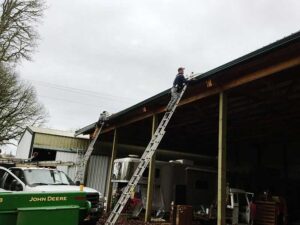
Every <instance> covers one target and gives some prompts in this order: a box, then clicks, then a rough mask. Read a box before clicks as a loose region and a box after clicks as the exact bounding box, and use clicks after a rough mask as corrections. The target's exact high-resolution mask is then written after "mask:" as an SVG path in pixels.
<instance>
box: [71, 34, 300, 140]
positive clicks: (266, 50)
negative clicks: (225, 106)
mask: <svg viewBox="0 0 300 225" xmlns="http://www.w3.org/2000/svg"><path fill="white" fill-rule="evenodd" d="M299 41H300V31H298V32H296V33H294V34H292V35H290V36H288V37H285V38H283V39H281V40H278V41H276V42H274V43H272V44H270V45H267V46H265V47H263V48H260V49H258V50H256V51H254V52H251V53H249V54H247V55H244V56H242V57H240V58H237V59H235V60H233V61H231V62H229V63H226V64H224V65H222V66H219V67H217V68H215V69H212V70H210V71H208V72H206V73H203V74H200V75H198V76H196V82H195V83H196V84H195V86H197V85H198V86H199V85H203V83H204V82H205V81H207V80H209V79H214V78H217V77H219V76H221V75H227V74H226V71H228V70H232V69H234V68H238V66H241V65H246V64H247V63H250V62H252V61H254V60H255V59H256V58H258V57H264V56H266V55H268V54H270V53H272V52H275V51H279V50H281V49H283V48H286V47H287V46H290V45H291V44H292V43H294V42H295V43H298V42H299ZM266 58H267V57H266ZM269 58H270V57H269ZM271 58H272V60H278V59H277V58H276V56H274V57H271ZM252 66H253V65H252ZM260 66H261V65H259V64H258V65H256V67H258V68H259V67H260ZM245 68H246V69H247V70H248V71H250V72H252V71H251V69H252V68H251V65H247V66H245ZM236 73H238V72H236ZM239 76H242V75H240V74H239ZM221 77H222V76H221ZM194 89H195V88H194ZM169 93H170V89H167V90H165V91H163V92H161V93H159V94H157V95H154V96H153V97H150V98H148V99H146V100H144V101H142V102H139V103H137V104H135V105H133V106H131V107H129V108H126V109H124V110H122V111H120V112H118V113H116V114H113V115H112V116H111V117H110V121H112V124H113V125H114V126H118V123H119V122H120V121H121V120H126V119H127V118H125V117H127V116H128V115H129V114H132V116H137V115H140V114H141V113H142V110H139V109H142V108H143V107H147V108H148V107H149V106H151V105H153V104H156V106H158V105H159V106H161V105H165V103H166V101H167V99H168V95H169ZM194 93H196V92H195V91H194V92H191V93H190V96H192V95H193V94H194ZM135 111H136V112H135ZM149 111H151V107H150V110H149ZM153 114H154V113H153ZM109 126H110V125H109ZM94 128H95V123H92V124H90V125H88V126H86V127H83V128H81V129H79V130H77V131H76V132H75V135H80V134H87V133H91V132H92V131H93V130H94Z"/></svg>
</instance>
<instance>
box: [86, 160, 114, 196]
mask: <svg viewBox="0 0 300 225" xmlns="http://www.w3.org/2000/svg"><path fill="white" fill-rule="evenodd" d="M109 162H110V157H107V156H97V155H93V156H91V159H90V161H89V166H88V171H87V172H88V173H87V186H88V187H91V188H94V189H96V190H98V191H99V192H100V193H102V194H103V195H104V194H105V189H106V180H107V172H108V165H109Z"/></svg>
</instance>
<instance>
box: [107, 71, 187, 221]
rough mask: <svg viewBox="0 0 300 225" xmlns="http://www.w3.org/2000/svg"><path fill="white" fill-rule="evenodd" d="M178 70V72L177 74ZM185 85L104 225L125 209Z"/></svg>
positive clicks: (183, 84) (172, 99)
mask: <svg viewBox="0 0 300 225" xmlns="http://www.w3.org/2000/svg"><path fill="white" fill-rule="evenodd" d="M179 69H181V70H180V73H181V74H180V76H183V70H184V68H179ZM179 69H178V72H179ZM175 80H176V79H175ZM174 83H175V81H174ZM187 83H188V81H187V80H185V82H182V88H181V90H179V91H178V92H177V93H178V94H176V95H172V98H171V100H170V102H169V104H168V106H167V111H166V113H165V115H164V117H163V118H162V120H161V121H160V124H159V126H158V127H157V129H156V131H155V133H154V134H153V136H152V138H151V141H150V142H149V144H148V146H147V147H146V149H145V151H144V153H143V155H142V157H141V158H140V163H139V165H138V166H137V168H136V170H135V172H134V174H133V176H132V177H131V179H130V181H129V182H128V184H127V186H126V187H125V188H124V190H123V193H122V195H121V197H120V198H119V200H118V202H117V203H116V205H115V207H114V209H113V211H112V212H111V214H110V215H109V217H108V219H107V221H106V222H105V225H114V224H115V223H116V222H117V220H118V218H119V216H120V214H121V212H122V210H123V208H124V207H125V205H126V203H127V201H128V199H129V197H130V193H131V191H133V190H134V188H135V186H136V185H137V183H138V182H139V180H140V178H141V176H142V174H143V173H144V171H145V169H146V168H147V166H148V164H149V162H150V160H151V157H152V156H153V154H154V153H155V151H156V149H157V148H158V145H159V144H160V142H161V140H162V138H163V136H164V134H165V132H166V131H165V129H166V127H167V125H168V123H169V121H170V119H171V118H172V115H173V113H174V111H175V109H176V107H177V105H178V103H179V101H180V99H181V98H182V96H183V94H184V92H185V90H186V88H187V85H186V84H187Z"/></svg>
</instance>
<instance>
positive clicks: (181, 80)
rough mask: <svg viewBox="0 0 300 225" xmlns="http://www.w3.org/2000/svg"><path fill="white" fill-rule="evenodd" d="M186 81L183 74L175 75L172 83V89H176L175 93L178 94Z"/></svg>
mask: <svg viewBox="0 0 300 225" xmlns="http://www.w3.org/2000/svg"><path fill="white" fill-rule="evenodd" d="M187 83H188V80H187V79H186V78H185V77H184V75H183V74H177V75H176V78H175V80H174V82H173V87H176V88H177V92H180V91H181V90H182V88H183V85H184V84H187Z"/></svg>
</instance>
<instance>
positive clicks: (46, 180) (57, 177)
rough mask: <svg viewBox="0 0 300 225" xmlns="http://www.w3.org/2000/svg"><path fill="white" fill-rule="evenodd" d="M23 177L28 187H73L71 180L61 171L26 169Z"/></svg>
mask: <svg viewBox="0 0 300 225" xmlns="http://www.w3.org/2000/svg"><path fill="white" fill-rule="evenodd" d="M24 175H25V177H26V181H27V182H28V185H54V184H65V185H73V184H74V183H73V182H72V180H71V179H70V178H69V177H67V175H66V174H64V173H63V172H61V171H58V170H48V169H27V170H24Z"/></svg>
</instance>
